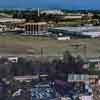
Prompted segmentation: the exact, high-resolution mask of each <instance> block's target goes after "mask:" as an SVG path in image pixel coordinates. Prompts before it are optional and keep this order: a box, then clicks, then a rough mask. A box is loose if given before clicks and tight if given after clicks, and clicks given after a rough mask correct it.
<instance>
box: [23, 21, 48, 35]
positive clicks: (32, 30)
mask: <svg viewBox="0 0 100 100" xmlns="http://www.w3.org/2000/svg"><path fill="white" fill-rule="evenodd" d="M24 28H25V33H24V35H45V34H46V33H47V32H48V24H47V23H46V22H32V23H25V24H24Z"/></svg>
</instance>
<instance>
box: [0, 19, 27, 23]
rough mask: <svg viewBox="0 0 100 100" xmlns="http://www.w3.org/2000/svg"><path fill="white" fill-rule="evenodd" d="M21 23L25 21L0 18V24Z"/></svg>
mask: <svg viewBox="0 0 100 100" xmlns="http://www.w3.org/2000/svg"><path fill="white" fill-rule="evenodd" d="M22 21H25V19H16V18H0V23H6V22H22Z"/></svg>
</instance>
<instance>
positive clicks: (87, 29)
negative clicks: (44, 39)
mask: <svg viewBox="0 0 100 100" xmlns="http://www.w3.org/2000/svg"><path fill="white" fill-rule="evenodd" d="M48 31H49V32H52V33H56V34H58V35H59V33H62V34H63V35H67V36H78V37H91V38H96V37H100V26H89V25H88V26H77V27H70V26H65V27H56V28H49V29H48Z"/></svg>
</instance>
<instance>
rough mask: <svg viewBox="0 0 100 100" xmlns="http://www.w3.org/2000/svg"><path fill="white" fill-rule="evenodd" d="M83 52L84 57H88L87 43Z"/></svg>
mask: <svg viewBox="0 0 100 100" xmlns="http://www.w3.org/2000/svg"><path fill="white" fill-rule="evenodd" d="M83 53H84V58H85V59H87V45H86V44H84V45H83Z"/></svg>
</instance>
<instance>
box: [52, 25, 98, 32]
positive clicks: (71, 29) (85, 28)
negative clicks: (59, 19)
mask: <svg viewBox="0 0 100 100" xmlns="http://www.w3.org/2000/svg"><path fill="white" fill-rule="evenodd" d="M53 29H56V30H63V31H69V32H88V31H100V26H78V27H70V26H65V27H56V28H53Z"/></svg>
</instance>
